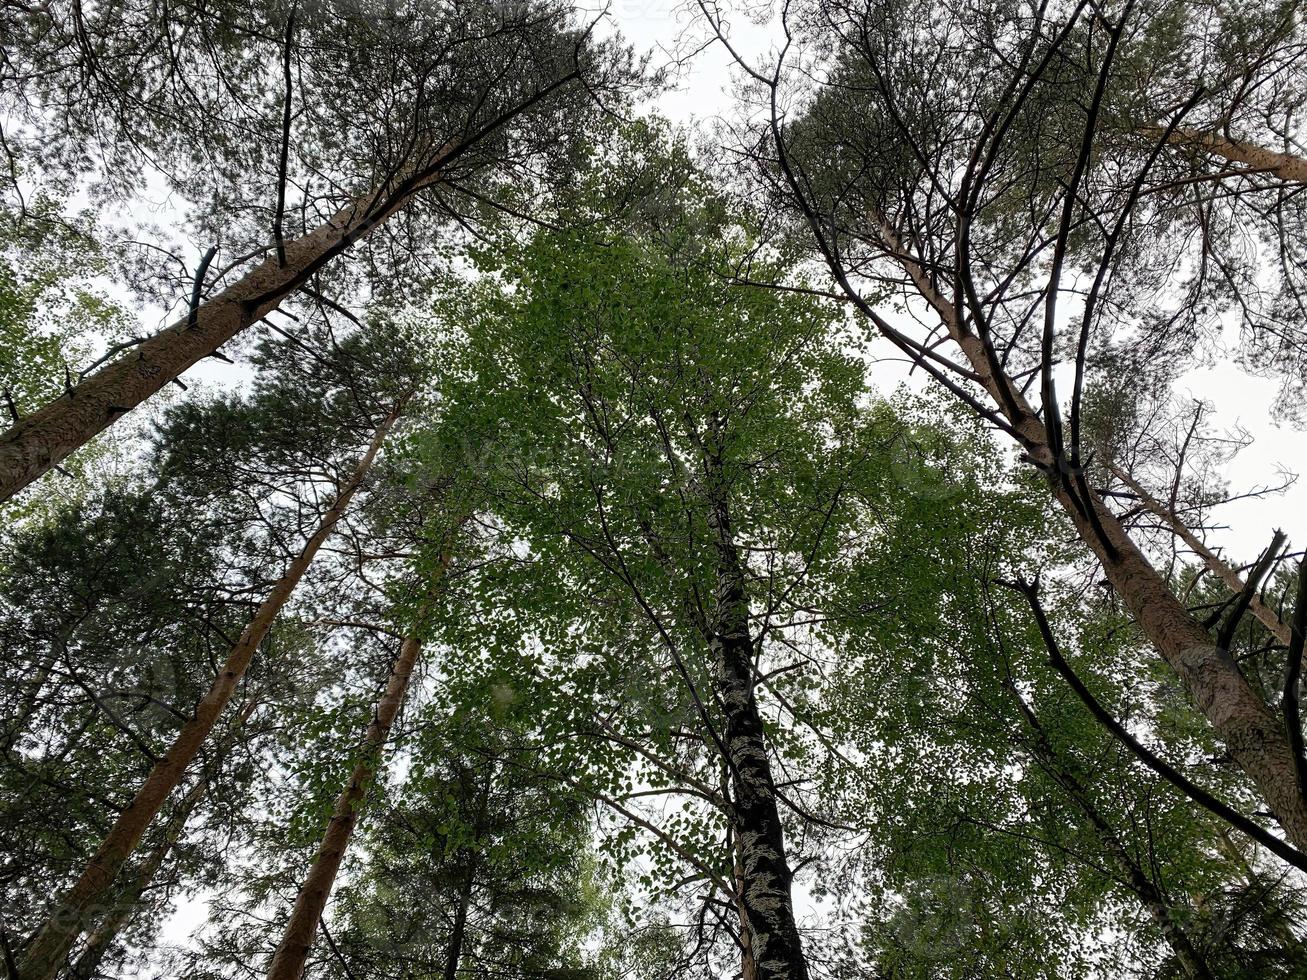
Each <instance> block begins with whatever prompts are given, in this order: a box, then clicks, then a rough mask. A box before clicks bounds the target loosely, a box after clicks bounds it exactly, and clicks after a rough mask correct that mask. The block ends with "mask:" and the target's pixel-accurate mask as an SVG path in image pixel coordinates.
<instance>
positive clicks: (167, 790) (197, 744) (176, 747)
mask: <svg viewBox="0 0 1307 980" xmlns="http://www.w3.org/2000/svg"><path fill="white" fill-rule="evenodd" d="M396 411H397V410H396ZM395 418H396V412H394V411H392V412H391V414H390V415H388V416H387V417H386V418H385V420H383V421H382V423H381V424H380V425H379V426H378V427H377V430H376V432H375V433H374V434H373V437H372V442H371V444H370V445H369V446H368V448H367V451H366V452H365V453H364V454H363V457H362V458H361V459H360V460H359V462H358V465H357V466H356V467H355V468H354V472H353V473H352V474H350V476H349V478H348V480H346V482H345V483H344V485H343V486H342V487H341V488H340V491H339V492H338V494H337V496H336V500H335V502H334V503H332V505H331V508H330V509H329V510H328V511H327V512H326V514H325V515H324V516H323V518H322V520H321V522H320V523H319V524H318V527H317V530H316V531H314V533H313V536H312V537H310V538H309V539H308V541H306V542H305V543H304V547H303V548H302V549H301V551H300V553H299V554H298V555H297V556H296V557H295V559H294V560H293V561H292V562H291V563H290V566H289V567H288V568H287V569H286V572H285V574H283V575H282V577H281V578H280V579H278V581H277V584H276V585H275V586H273V589H272V591H271V593H269V595H268V597H267V598H266V599H264V600H263V602H262V604H261V605H260V606H259V608H258V611H257V612H256V613H255V615H254V619H253V620H252V621H251V622H250V624H249V625H248V626H246V627H245V631H244V632H243V633H242V634H241V636H240V639H239V640H237V642H236V645H235V646H233V647H232V648H231V651H230V653H229V654H228V655H227V662H226V663H225V664H224V665H223V668H222V671H221V672H220V673H219V674H218V676H217V677H215V678H214V680H213V684H212V685H211V686H210V688H209V690H208V693H207V694H205V696H204V698H203V699H202V700H201V701H200V702H199V704H198V705H196V707H195V715H194V717H192V718H191V719H190V721H188V722H187V723H186V724H185V725H183V726H182V729H181V731H180V732H178V734H177V737H176V739H175V740H174V741H173V744H172V746H171V748H169V750H168V752H167V753H166V754H164V755H163V756H162V757H160V758H159V760H158V761H157V762H156V763H155V764H154V767H153V768H152V769H151V770H150V774H149V775H148V776H147V777H146V779H145V782H144V783H143V784H142V785H141V788H140V789H139V790H137V792H136V796H135V798H134V799H133V800H132V802H131V804H130V805H129V806H128V807H127V808H126V809H125V810H123V811H122V812H121V813H120V814H118V818H117V820H115V821H114V824H113V826H112V827H111V828H110V830H109V832H108V834H106V835H105V838H104V840H103V841H102V842H101V844H100V847H99V849H98V850H97V851H96V852H95V855H94V856H93V857H92V858H91V860H90V861H89V862H88V863H87V865H86V868H85V869H84V870H83V871H82V874H81V877H80V878H78V880H77V882H76V883H75V884H74V885H73V886H72V888H70V889H69V890H68V891H67V892H66V893H65V894H64V895H63V897H62V898H61V899H60V900H59V903H58V905H57V906H56V908H55V909H54V911H53V912H52V913H51V915H50V917H49V918H48V919H47V920H46V921H45V923H44V924H43V925H42V926H41V927H40V928H39V929H38V930H37V933H36V935H35V936H34V938H33V939H32V941H31V942H30V943H29V944H28V947H27V949H26V950H24V952H23V957H22V960H21V962H20V964H19V970H18V976H19V977H20V978H21V980H51V978H52V977H54V975H55V974H56V973H57V972H58V970H59V969H60V967H61V966H62V965H63V963H64V960H65V958H66V957H67V955H68V951H69V949H70V948H71V947H72V944H73V943H74V942H75V941H76V940H77V937H78V936H79V935H80V934H81V933H82V931H83V930H84V929H85V928H87V926H88V925H89V923H90V922H92V921H94V918H95V917H96V915H97V914H98V913H99V911H101V908H100V907H101V906H104V905H106V904H108V903H109V890H110V889H111V887H112V886H113V883H114V881H115V879H116V878H117V877H118V874H119V872H120V871H121V870H122V867H123V865H124V863H126V861H127V859H128V858H129V857H130V856H131V854H132V852H133V851H134V850H135V848H136V845H137V844H139V843H140V840H141V837H142V836H143V835H144V834H145V831H146V830H147V828H148V827H149V826H150V822H151V821H152V820H153V819H154V817H155V815H156V814H157V813H158V812H159V809H160V807H162V806H163V804H164V801H165V800H167V798H168V796H169V794H171V793H172V791H173V790H174V789H175V788H176V786H177V784H178V783H179V782H180V781H181V778H182V776H183V775H184V773H185V772H186V768H187V766H189V765H190V763H191V760H192V759H194V758H195V755H196V753H198V752H199V750H200V748H201V747H202V746H203V744H204V741H205V739H206V738H207V737H208V735H209V732H210V731H212V730H213V726H214V724H216V722H217V721H218V718H219V716H220V715H221V714H222V712H223V709H224V708H226V706H227V703H228V702H229V701H230V700H231V697H232V694H233V693H234V692H235V690H236V686H237V684H239V683H240V680H241V678H242V677H243V676H244V674H245V670H246V668H247V667H249V664H250V660H251V659H252V658H253V657H254V653H255V651H256V650H257V649H258V648H259V645H260V644H261V643H262V642H263V640H264V638H265V637H266V636H267V635H268V631H269V630H270V629H271V628H272V624H273V621H274V620H275V619H276V618H277V614H278V613H279V612H280V611H281V609H282V607H283V606H284V605H285V604H286V601H287V599H289V598H290V595H291V593H292V592H293V591H294V590H295V587H296V585H298V584H299V581H300V579H301V578H303V576H304V573H305V571H307V569H308V567H309V564H310V563H311V562H312V561H313V558H314V556H315V555H316V554H317V553H318V549H319V548H321V547H322V544H323V542H324V541H326V539H327V537H328V536H329V535H330V534H331V532H332V529H333V528H335V526H336V524H337V522H338V521H339V520H340V519H341V517H342V516H343V515H344V513H345V510H346V509H347V508H348V506H349V502H350V500H351V498H352V497H353V496H354V494H355V492H356V491H357V490H358V488H359V486H360V485H361V484H362V483H363V480H364V478H365V477H366V476H367V474H368V471H369V469H371V467H372V461H373V460H374V459H375V458H376V455H377V453H378V452H379V451H380V449H381V444H382V442H383V441H384V440H385V437H386V433H387V432H388V431H389V430H390V427H391V426H392V425H393V424H394V422H395ZM109 907H112V906H111V905H110V906H109ZM11 980H13V978H11Z"/></svg>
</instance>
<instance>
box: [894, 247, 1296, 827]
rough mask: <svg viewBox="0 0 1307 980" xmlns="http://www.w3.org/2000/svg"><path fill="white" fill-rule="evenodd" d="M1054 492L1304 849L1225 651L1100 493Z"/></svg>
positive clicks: (1267, 715) (1252, 705)
mask: <svg viewBox="0 0 1307 980" xmlns="http://www.w3.org/2000/svg"><path fill="white" fill-rule="evenodd" d="M881 230H882V234H883V235H884V237H885V239H886V242H887V244H888V245H889V246H890V247H891V248H892V249H893V250H894V253H895V254H896V255H897V256H898V257H899V261H900V263H901V264H902V265H903V267H904V269H905V270H906V271H907V273H908V275H909V276H910V277H911V279H912V281H913V283H914V285H915V286H916V288H917V291H918V292H919V293H920V294H921V296H922V298H924V299H925V300H926V301H927V302H928V303H929V304H930V305H931V306H932V307H933V308H934V310H935V312H936V313H937V314H938V315H939V316H940V318H941V320H942V321H943V323H944V325H945V327H946V328H947V330H948V332H949V335H950V337H951V338H952V339H953V341H954V342H955V343H957V345H958V346H959V347H960V348H961V349H962V352H963V355H964V357H965V358H966V360H967V363H968V365H969V366H970V368H971V370H972V371H973V372H974V373H975V374H976V376H977V377H978V378H979V379H980V383H981V384H982V385H983V386H984V388H985V390H986V391H987V392H988V393H989V395H990V397H991V398H992V399H993V400H994V402H995V403H996V404H997V405H998V406H999V407H1000V410H1001V411H1002V412H1003V413H1004V415H1005V416H1006V417H1007V420H1008V422H1009V424H1010V425H1011V426H1012V429H1013V431H1014V432H1015V433H1016V435H1017V437H1018V438H1019V439H1020V440H1021V444H1022V447H1023V448H1024V449H1025V451H1026V453H1027V455H1028V456H1029V457H1030V458H1031V459H1033V460H1034V461H1035V463H1037V464H1038V465H1040V466H1041V467H1043V468H1044V469H1045V471H1046V472H1049V473H1057V472H1059V467H1060V466H1062V465H1063V464H1064V462H1065V461H1064V460H1059V459H1056V458H1055V455H1054V453H1053V450H1052V448H1051V447H1050V445H1049V442H1048V433H1047V431H1046V430H1045V428H1044V423H1043V422H1042V421H1041V420H1040V418H1039V416H1038V415H1036V414H1035V411H1034V409H1033V408H1031V406H1030V404H1029V403H1028V402H1027V401H1026V400H1025V398H1024V397H1023V396H1022V394H1021V388H1020V385H1018V384H1017V383H1016V382H1014V381H1013V379H1012V378H1011V377H1010V376H1009V375H1006V374H1003V373H1001V369H996V367H995V364H996V359H992V358H991V357H990V356H989V353H988V352H987V350H986V347H985V343H984V341H983V340H982V339H981V338H980V337H979V336H977V335H976V334H975V333H972V332H971V330H970V329H969V328H967V327H966V326H965V325H964V324H963V323H962V322H960V321H959V319H958V317H957V316H956V313H955V310H954V307H953V304H952V303H950V302H949V301H948V300H946V299H945V298H944V296H943V295H942V294H941V293H940V292H939V291H938V289H937V288H936V287H935V285H934V283H933V282H932V281H931V279H930V277H929V275H927V273H926V272H925V270H924V269H922V267H921V265H920V264H919V263H918V262H917V261H915V260H914V259H913V258H911V257H910V255H911V253H909V252H908V251H906V250H905V249H904V246H903V243H902V242H901V241H900V239H899V237H898V235H897V234H896V233H895V231H894V230H893V229H892V228H890V227H888V226H887V225H884V224H882V226H881ZM1052 488H1053V494H1054V496H1055V497H1056V498H1057V501H1058V503H1059V504H1061V506H1062V508H1063V509H1064V510H1065V511H1066V512H1067V514H1068V516H1069V517H1070V518H1071V521H1072V523H1073V524H1074V525H1075V527H1076V531H1077V533H1078V534H1079V536H1080V538H1081V539H1082V540H1083V541H1084V542H1085V543H1086V544H1087V545H1088V546H1089V548H1090V549H1091V550H1092V551H1093V552H1094V555H1095V556H1096V557H1097V558H1098V560H1099V562H1100V563H1101V564H1102V567H1103V571H1104V573H1105V574H1106V576H1107V580H1108V581H1109V582H1110V583H1111V584H1112V587H1113V588H1114V589H1115V590H1116V592H1117V594H1118V595H1119V596H1120V597H1121V599H1122V601H1123V602H1124V603H1125V605H1126V607H1127V608H1128V609H1129V610H1130V614H1131V617H1132V618H1133V619H1134V621H1135V622H1136V623H1137V624H1138V625H1139V628H1140V629H1141V630H1142V631H1143V633H1144V635H1145V636H1146V637H1147V638H1148V640H1149V641H1150V642H1151V643H1152V644H1153V646H1154V647H1156V648H1157V651H1158V652H1159V653H1160V654H1161V655H1162V658H1163V659H1164V660H1165V661H1166V662H1167V664H1168V665H1170V667H1171V669H1172V670H1174V671H1175V673H1176V675H1177V676H1178V677H1179V678H1180V680H1181V682H1182V683H1183V684H1184V686H1185V689H1186V690H1187V691H1188V692H1189V695H1190V697H1192V698H1193V700H1194V703H1195V705H1196V706H1197V707H1198V710H1199V711H1201V712H1202V713H1203V715H1204V716H1205V717H1206V718H1207V720H1208V722H1209V723H1210V724H1211V726H1212V729H1213V731H1215V732H1216V734H1217V736H1218V737H1219V738H1220V739H1221V741H1222V742H1223V743H1224V745H1225V747H1226V749H1227V751H1228V752H1229V754H1230V757H1231V758H1232V759H1234V761H1235V762H1236V763H1237V764H1238V765H1239V767H1240V768H1242V769H1243V771H1244V772H1245V773H1247V774H1248V776H1249V778H1250V779H1252V781H1253V783H1254V784H1255V785H1256V786H1257V790H1258V792H1259V793H1260V794H1261V796H1262V798H1263V799H1264V800H1265V801H1266V803H1267V805H1268V806H1269V807H1270V809H1271V812H1272V813H1274V814H1275V817H1276V819H1277V820H1279V822H1280V826H1281V827H1282V828H1283V830H1284V834H1285V836H1286V837H1287V838H1288V839H1289V840H1290V841H1291V842H1292V843H1293V844H1295V845H1296V846H1297V847H1299V848H1303V849H1307V799H1304V798H1303V796H1302V794H1300V793H1299V792H1298V776H1297V768H1296V766H1295V765H1294V757H1293V752H1292V750H1291V749H1290V746H1289V740H1288V736H1287V734H1286V731H1285V727H1284V725H1283V724H1282V723H1281V722H1280V720H1279V719H1277V718H1276V716H1275V715H1274V714H1273V713H1272V712H1271V710H1270V708H1269V707H1267V705H1266V703H1265V702H1264V701H1263V700H1262V699H1261V698H1260V697H1259V696H1258V695H1257V693H1256V692H1255V691H1254V690H1253V689H1252V687H1251V686H1250V685H1249V684H1248V681H1247V680H1246V679H1245V678H1244V676H1243V674H1242V673H1241V672H1240V670H1239V667H1238V665H1237V664H1236V663H1235V662H1234V658H1233V657H1232V656H1231V655H1230V653H1229V651H1227V650H1221V649H1218V648H1217V647H1216V646H1215V645H1213V643H1212V636H1211V635H1210V634H1209V633H1208V632H1207V630H1205V629H1204V628H1203V626H1202V624H1201V623H1199V622H1198V621H1197V620H1196V619H1194V617H1193V616H1192V615H1191V614H1190V613H1189V610H1188V609H1186V608H1185V605H1184V603H1182V602H1181V601H1180V600H1179V599H1178V598H1177V597H1176V595H1175V594H1174V593H1173V592H1172V591H1171V587H1170V585H1169V584H1168V583H1167V581H1166V579H1165V578H1164V577H1163V576H1162V575H1161V573H1160V572H1158V571H1157V569H1156V568H1154V567H1153V566H1152V564H1151V563H1150V562H1149V561H1148V559H1147V558H1145V557H1144V554H1143V552H1141V551H1140V550H1139V548H1138V546H1137V545H1136V544H1135V543H1134V541H1133V540H1131V538H1130V535H1129V533H1128V532H1127V531H1126V529H1125V527H1124V526H1123V525H1122V524H1121V522H1120V521H1119V520H1118V519H1117V517H1116V515H1115V514H1113V513H1112V511H1111V510H1109V509H1108V508H1107V507H1106V506H1105V505H1104V504H1103V502H1102V499H1101V498H1100V497H1099V496H1098V494H1096V493H1093V492H1092V491H1090V492H1088V493H1087V500H1085V501H1084V503H1085V505H1086V507H1087V508H1090V509H1091V510H1092V513H1093V515H1094V518H1096V520H1095V519H1094V518H1091V517H1090V516H1088V515H1087V514H1085V513H1082V512H1081V509H1080V506H1079V502H1078V501H1077V500H1076V498H1074V497H1073V496H1072V495H1071V494H1070V493H1069V492H1068V490H1067V488H1066V487H1065V486H1064V485H1063V483H1062V482H1061V481H1060V480H1054V481H1053V487H1052ZM1100 530H1101V533H1100Z"/></svg>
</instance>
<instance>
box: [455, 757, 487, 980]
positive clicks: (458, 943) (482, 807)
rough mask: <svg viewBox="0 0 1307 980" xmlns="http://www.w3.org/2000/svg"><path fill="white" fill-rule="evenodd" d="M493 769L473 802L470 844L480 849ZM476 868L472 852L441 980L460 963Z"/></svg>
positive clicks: (475, 852) (475, 859) (456, 975)
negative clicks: (474, 809) (474, 806)
mask: <svg viewBox="0 0 1307 980" xmlns="http://www.w3.org/2000/svg"><path fill="white" fill-rule="evenodd" d="M494 776H495V774H494V765H493V763H492V764H491V768H490V770H489V771H488V772H487V773H486V781H485V782H484V783H482V784H481V793H480V796H479V798H478V800H477V815H476V819H475V821H474V822H473V825H472V842H473V844H474V846H475V847H479V846H480V842H481V838H482V837H483V836H484V835H485V833H486V816H487V814H488V812H489V807H490V783H491V780H493V779H494ZM479 867H480V861H479V860H478V852H477V851H476V850H475V849H474V850H473V852H472V855H471V858H470V859H469V861H468V866H467V872H466V874H464V875H463V881H462V884H461V886H460V888H459V893H458V908H457V909H456V910H455V912H454V928H453V929H452V930H451V931H450V934H449V949H448V950H447V951H446V953H445V980H458V965H459V963H461V962H462V960H463V945H464V943H466V942H467V917H468V914H469V913H470V912H471V910H472V892H473V891H474V890H475V889H476V880H477V869H478V868H479Z"/></svg>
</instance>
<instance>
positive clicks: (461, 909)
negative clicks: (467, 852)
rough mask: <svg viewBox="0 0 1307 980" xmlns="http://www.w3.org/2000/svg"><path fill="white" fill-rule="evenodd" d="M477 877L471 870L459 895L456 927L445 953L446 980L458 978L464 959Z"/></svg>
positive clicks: (455, 920) (455, 917)
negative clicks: (473, 889) (468, 917)
mask: <svg viewBox="0 0 1307 980" xmlns="http://www.w3.org/2000/svg"><path fill="white" fill-rule="evenodd" d="M474 884H475V877H474V874H473V871H472V870H469V871H468V873H467V875H466V876H465V877H464V879H463V887H462V890H461V891H460V892H459V896H458V909H457V910H456V911H455V912H454V928H453V930H452V931H451V932H450V934H449V950H448V952H446V954H445V980H458V964H459V962H460V961H461V960H462V959H463V942H464V938H465V937H466V936H467V916H468V912H469V911H470V910H471V908H472V886H473V885H474Z"/></svg>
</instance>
